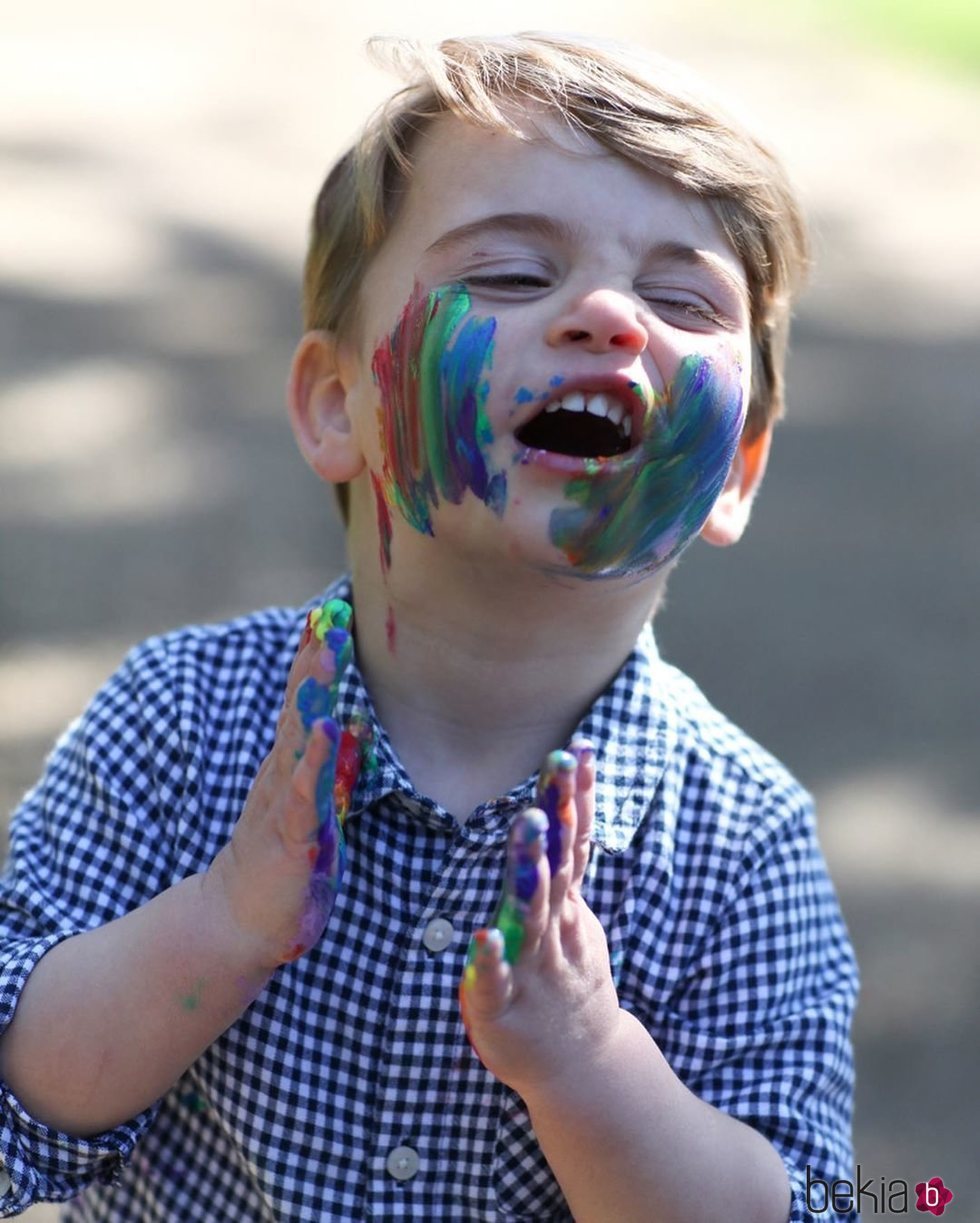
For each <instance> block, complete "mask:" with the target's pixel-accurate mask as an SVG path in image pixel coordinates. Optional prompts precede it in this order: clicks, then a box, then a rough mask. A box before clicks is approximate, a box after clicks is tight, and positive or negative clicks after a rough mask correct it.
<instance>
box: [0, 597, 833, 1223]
mask: <svg viewBox="0 0 980 1223" xmlns="http://www.w3.org/2000/svg"><path fill="white" fill-rule="evenodd" d="M327 594H328V595H329V596H339V597H342V598H347V599H349V598H350V585H349V582H348V581H347V580H346V579H342V580H341V581H339V582H337V583H335V584H334V585H333V587H332V588H331V589H330V590H329V591H328V592H327ZM318 601H319V600H315V601H311V603H310V604H309V605H308V606H309V607H312V606H315V604H316V602H318ZM307 610H308V608H303V609H301V610H297V609H273V610H267V611H263V612H259V613H256V614H254V615H251V616H247V617H243V618H241V619H238V620H234V621H232V622H230V623H228V624H224V625H218V626H211V627H202V628H190V629H186V630H183V631H180V632H176V633H173V634H169V635H167V636H164V637H158V638H154V639H152V640H150V641H147V642H145V643H144V644H143V645H141V646H139V647H137V648H136V649H134V650H133V651H132V652H131V653H130V655H129V656H128V658H127V659H126V661H125V662H124V664H123V666H122V667H121V669H120V670H119V671H118V672H117V673H116V675H115V676H113V678H112V679H110V680H109V682H108V683H107V684H106V685H105V687H104V688H103V689H102V690H101V691H100V692H99V694H98V695H97V696H96V697H95V699H94V700H93V702H92V704H91V705H90V707H89V709H88V710H87V712H86V713H85V714H84V715H83V716H82V717H81V718H80V719H79V720H78V721H77V722H75V723H74V724H73V725H72V726H71V727H70V728H69V729H68V731H67V732H66V733H65V734H64V736H63V737H62V738H61V740H60V741H59V742H58V744H57V746H56V747H55V749H54V751H53V753H52V755H51V757H50V759H49V761H48V763H47V767H46V770H45V773H44V776H43V777H42V779H41V781H40V783H39V784H38V785H37V786H36V787H35V788H34V789H33V790H32V791H31V792H30V793H29V794H28V795H27V797H26V798H25V800H24V803H23V805H22V806H21V808H20V809H19V811H18V812H17V813H16V815H15V817H14V822H13V825H12V834H11V835H12V842H11V855H10V860H9V862H8V865H7V868H6V871H5V874H4V876H3V877H2V883H0V1030H2V1029H3V1027H5V1026H6V1024H7V1023H9V1021H10V1018H11V1016H12V1014H13V1010H14V1007H15V1006H16V1004H17V999H18V997H19V995H20V992H21V990H22V988H23V986H24V982H25V980H26V978H27V976H28V974H29V973H30V971H31V969H32V968H33V966H34V965H35V964H36V963H37V961H38V960H39V959H40V957H41V956H42V955H43V954H44V953H45V952H46V951H47V950H48V949H49V948H51V947H53V946H54V945H55V944H56V943H58V942H59V941H60V940H61V939H65V938H68V937H70V936H71V935H74V934H77V933H79V932H81V931H84V930H89V929H91V928H93V927H95V926H99V925H101V924H103V923H105V922H108V921H110V920H112V919H113V918H115V917H119V916H120V915H121V914H124V913H126V912H128V911H129V910H131V909H133V908H135V907H137V906H139V905H142V904H144V903H145V902H146V901H148V900H149V899H150V898H151V897H152V896H154V895H156V894H157V893H159V892H161V891H162V890H163V889H165V888H167V887H168V886H170V885H171V884H173V883H174V882H176V881H178V880H180V879H183V878H184V877H185V876H187V875H190V874H192V873H195V872H198V871H202V870H204V869H205V868H206V867H207V866H208V864H209V863H210V862H211V860H212V859H213V857H214V855H215V854H216V853H217V852H218V850H219V849H220V848H221V846H222V845H224V844H225V842H226V841H227V840H228V838H229V837H230V835H231V831H232V827H233V825H234V824H235V821H236V820H237V818H238V815H239V813H240V812H241V810H242V806H243V804H244V802H245V798H246V795H247V794H248V791H249V787H250V785H251V783H252V779H253V778H254V777H255V774H256V771H257V769H258V767H259V764H260V762H261V761H262V759H263V758H264V757H265V755H266V754H267V753H268V752H269V750H270V749H271V747H272V742H273V736H274V734H275V727H276V718H277V714H278V711H279V707H280V704H281V700H282V693H283V690H284V687H285V683H286V674H287V671H288V670H289V666H290V662H291V660H292V658H293V655H294V653H295V650H296V647H297V642H298V639H299V636H300V633H301V631H302V628H303V623H304V620H305V614H306V611H307ZM357 709H362V710H366V711H367V712H368V714H369V716H372V717H373V712H372V709H371V703H370V698H369V697H368V694H367V692H366V690H365V687H364V684H363V681H362V679H361V677H360V674H359V672H358V670H357V667H356V660H355V664H354V665H353V666H352V667H351V668H350V670H349V672H348V674H347V675H346V677H345V679H344V681H343V682H342V684H341V686H340V694H339V701H338V715H339V717H340V718H342V719H343V720H345V721H346V720H347V719H348V718H349V717H350V716H351V715H352V714H353V713H354V712H355V710H357ZM578 729H579V730H580V731H581V732H582V733H583V734H585V735H587V736H588V737H589V738H590V739H592V740H593V742H594V743H595V744H596V745H597V765H598V778H599V780H598V789H597V797H598V811H597V816H596V826H595V838H594V848H593V857H592V861H591V865H590V868H589V873H588V876H587V879H586V886H585V895H586V898H587V900H588V902H589V904H590V905H591V907H592V909H593V910H594V911H595V913H596V914H597V915H598V917H599V918H600V920H601V921H602V924H603V926H604V927H605V929H606V933H607V936H608V940H609V947H610V952H611V958H612V965H613V972H614V976H615V980H616V985H617V988H618V990H619V998H620V1002H621V1004H622V1005H623V1006H624V1007H626V1008H627V1009H628V1010H630V1011H632V1012H633V1013H634V1014H636V1015H637V1016H638V1017H639V1018H640V1019H641V1020H642V1022H643V1023H644V1025H645V1026H646V1027H647V1029H648V1030H649V1031H650V1033H651V1034H652V1035H653V1037H654V1039H655V1040H656V1041H657V1043H658V1044H659V1046H660V1048H661V1049H662V1051H663V1053H664V1055H665V1056H666V1058H667V1060H668V1062H669V1063H670V1065H671V1066H672V1067H673V1069H674V1071H675V1072H676V1073H677V1074H678V1075H679V1076H680V1078H681V1079H683V1080H684V1082H685V1083H687V1085H688V1086H689V1087H690V1088H691V1089H692V1090H693V1091H694V1092H696V1093H697V1094H698V1095H699V1096H701V1097H702V1098H703V1099H705V1100H707V1101H709V1102H710V1103H711V1104H713V1105H715V1106H716V1107H717V1108H719V1109H722V1110H723V1111H725V1112H727V1113H730V1114H732V1115H733V1116H736V1117H739V1118H741V1119H743V1120H744V1121H745V1122H747V1123H748V1124H749V1125H751V1126H754V1127H755V1128H756V1129H758V1130H759V1131H760V1132H761V1133H763V1134H764V1135H765V1136H766V1137H767V1138H768V1139H769V1140H770V1141H771V1142H772V1143H773V1144H774V1146H775V1147H776V1149H777V1150H778V1151H779V1152H780V1154H781V1155H782V1157H783V1158H784V1160H785V1162H786V1166H787V1168H788V1170H789V1173H790V1177H791V1180H792V1184H793V1191H794V1197H793V1207H792V1214H791V1218H792V1220H794V1221H796V1220H803V1219H806V1218H808V1217H809V1215H808V1214H807V1211H806V1209H805V1204H804V1190H803V1187H804V1180H805V1169H806V1167H807V1165H808V1164H809V1165H810V1169H811V1175H812V1176H813V1177H819V1178H821V1179H822V1180H825V1181H828V1182H829V1181H832V1180H834V1179H835V1178H838V1177H851V1176H852V1175H853V1173H852V1163H851V1150H850V1110H851V1098H852V1088H853V1071H852V1062H851V1050H850V1043H849V1028H850V1021H851V1016H852V1011H853V1007H854V1001H855V995H856V989H857V973H856V967H855V963H854V958H853V954H852V951H851V947H850V944H849V941H848V937H847V932H846V930H845V927H844V924H843V922H842V919H841V915H840V911H839V908H838V904H837V900H836V898H835V895H834V891H833V889H832V886H831V883H830V881H829V879H828V876H827V872H826V867H825V864H824V861H823V858H822V856H821V853H820V850H819V848H818V845H817V841H816V836H815V831H814V822H813V814H812V808H811V803H810V801H809V798H808V796H807V795H806V793H805V792H803V791H802V790H801V789H800V787H799V786H798V784H797V783H796V782H795V781H794V780H793V779H792V777H790V776H789V774H788V773H787V772H786V771H785V770H784V769H783V768H782V767H781V766H780V765H779V764H778V763H777V762H776V761H774V760H773V759H772V757H771V756H769V755H768V754H766V753H765V752H764V751H763V750H762V749H761V748H759V747H758V746H757V745H756V744H754V743H753V742H752V741H751V740H749V739H748V738H746V736H745V735H743V734H742V733H741V732H740V731H738V730H737V729H735V728H734V727H733V726H732V725H731V724H730V723H729V722H727V721H726V720H725V719H724V718H723V717H721V716H720V715H719V714H718V713H717V712H716V711H715V710H714V709H713V708H712V707H711V706H710V705H709V704H708V703H707V701H706V700H705V698H704V697H703V696H702V695H701V693H700V692H699V691H698V689H697V688H696V687H695V685H694V684H693V683H692V682H691V681H690V680H688V679H687V678H686V677H685V676H683V675H682V674H681V673H680V672H678V671H677V670H675V669H674V668H672V667H670V666H668V665H666V664H665V663H663V662H662V661H660V659H659V658H658V657H657V653H656V649H655V647H654V643H653V637H652V634H651V632H650V630H649V629H646V630H644V633H643V634H642V635H641V637H640V639H639V641H638V642H637V645H636V647H635V649H634V650H633V652H632V654H631V655H630V657H629V658H628V660H627V661H626V663H625V664H624V666H623V668H622V670H621V671H620V672H619V674H618V675H617V676H616V678H615V679H614V680H613V682H612V683H611V684H610V686H609V687H608V689H607V690H606V691H605V692H604V693H603V694H602V695H601V696H600V697H599V699H598V700H597V701H596V702H595V704H594V705H593V706H592V708H591V709H590V710H589V711H588V712H587V713H586V715H585V716H584V718H583V719H582V721H581V723H580V725H579V728H578ZM375 737H376V750H377V760H378V768H377V770H376V771H374V772H373V773H365V774H362V777H361V779H360V781H359V783H358V788H357V790H356V792H355V795H354V801H353V803H352V809H351V813H350V816H349V818H348V822H347V836H348V843H349V851H350V852H349V860H348V869H347V874H346V875H345V878H344V883H343V888H342V891H341V894H340V896H339V898H338V901H337V905H336V908H335V909H334V911H333V914H332V915H331V918H330V921H329V923H328V925H327V929H326V931H325V933H324V935H323V937H322V939H321V940H320V942H319V944H318V945H317V946H316V947H315V948H314V949H313V950H312V951H311V952H310V953H309V954H307V955H306V956H304V957H303V958H301V959H300V960H297V961H296V962H294V963H291V964H287V965H284V966H283V967H282V968H281V969H279V970H278V972H277V973H276V975H275V976H274V977H273V979H272V980H271V982H270V983H269V985H268V986H267V988H266V989H265V991H264V992H263V993H262V994H261V995H260V997H259V998H258V999H257V1000H256V1001H255V1002H254V1003H253V1004H252V1005H251V1006H250V1007H249V1008H248V1010H247V1011H246V1012H245V1013H244V1014H243V1015H242V1017H241V1018H240V1019H239V1021H238V1022H237V1023H236V1024H234V1026H233V1027H231V1028H230V1029H229V1030H228V1031H227V1032H226V1033H225V1034H224V1035H223V1036H221V1037H220V1038H219V1039H218V1040H217V1041H215V1043H214V1044H213V1045H212V1046H211V1047H210V1048H209V1049H208V1050H207V1052H206V1053H204V1054H203V1056H202V1057H201V1058H200V1059H199V1060H198V1061H197V1062H196V1063H195V1064H194V1065H193V1066H192V1067H191V1068H190V1069H189V1070H188V1071H187V1073H186V1074H185V1075H184V1076H183V1077H182V1079H181V1080H180V1081H179V1082H178V1083H177V1084H176V1085H175V1086H174V1088H173V1089H172V1090H171V1091H170V1092H169V1093H168V1094H167V1096H166V1097H165V1098H164V1099H163V1100H161V1101H159V1102H158V1103H157V1104H155V1105H154V1106H153V1107H151V1108H149V1109H148V1110H147V1111H146V1112H145V1113H143V1114H142V1115H140V1116H139V1117H136V1118H134V1119H133V1120H132V1121H131V1122H130V1123H128V1124H125V1125H120V1126H118V1127H117V1128H116V1129H114V1130H112V1131H111V1132H108V1133H106V1134H103V1135H100V1136H98V1137H95V1138H90V1139H88V1140H84V1141H83V1140H79V1139H76V1138H72V1137H70V1136H68V1135H66V1134H62V1133H58V1132H55V1131H53V1130H51V1129H49V1128H48V1127H46V1126H44V1125H42V1124H41V1123H39V1122H38V1121H35V1120H34V1119H32V1118H31V1117H30V1116H29V1115H28V1114H27V1113H26V1112H25V1111H24V1109H23V1108H22V1107H21V1105H20V1104H19V1102H18V1101H17V1100H16V1098H15V1097H14V1096H13V1095H12V1094H11V1093H10V1092H9V1091H8V1090H7V1089H6V1087H5V1086H4V1085H3V1084H0V1160H2V1164H0V1188H2V1187H4V1185H6V1191H5V1192H4V1193H3V1194H2V1196H0V1214H3V1215H10V1214H15V1213H17V1212H19V1211H20V1210H22V1209H23V1208H24V1207H26V1206H28V1205H29V1204H30V1203H32V1202H36V1201H39V1200H42V1199H56V1200H65V1199H69V1198H71V1199H73V1200H72V1202H71V1203H70V1204H69V1205H68V1206H67V1207H66V1208H65V1215H64V1217H65V1218H67V1219H72V1220H83V1219H84V1220H113V1221H115V1223H143V1221H144V1220H146V1221H149V1220H166V1221H167V1223H194V1221H195V1220H201V1221H207V1223H213V1221H215V1220H225V1219H227V1220H236V1221H237V1220H249V1221H252V1220H256V1221H261V1220H313V1219H315V1220H362V1219H383V1220H386V1221H387V1220H395V1219H413V1220H433V1219H438V1220H454V1221H455V1220H502V1219H507V1220H520V1219H526V1220H535V1221H536V1223H541V1221H542V1220H558V1219H562V1220H567V1219H570V1218H571V1215H570V1213H569V1211H568V1208H567V1207H566V1205H565V1203H564V1200H563V1197H562V1194H561V1190H560V1189H559V1187H558V1184H557V1183H556V1181H555V1179H554V1177H553V1176H552V1174H551V1172H550V1169H549V1167H548V1165H547V1163H546V1161H545V1159H544V1157H543V1155H542V1153H541V1151H540V1149H539V1147H538V1145H537V1143H536V1141H535V1138H534V1135H533V1133H532V1132H531V1128H530V1125H529V1123H528V1114H527V1111H526V1109H525V1107H524V1105H523V1103H522V1102H521V1100H520V1098H519V1097H518V1096H516V1095H515V1094H514V1093H513V1092H511V1091H510V1090H509V1089H508V1088H507V1087H505V1086H503V1085H502V1084H501V1083H499V1082H497V1081H496V1080H495V1079H494V1078H493V1077H492V1076H491V1075H490V1074H489V1073H488V1072H487V1071H486V1070H485V1069H484V1068H483V1066H482V1065H481V1064H480V1062H479V1061H478V1059H477V1058H476V1056H475V1054H474V1053H473V1052H472V1050H471V1049H470V1046H469V1044H468V1043H467V1039H466V1036H465V1033H464V1031H463V1025H462V1023H461V1021H460V1018H459V1010H458V1004H457V985H458V982H459V979H460V976H461V974H462V971H463V966H464V959H465V955H466V948H467V943H468V940H469V937H470V934H471V932H472V931H473V930H474V929H475V928H477V927H478V926H481V925H483V924H485V923H486V922H487V921H488V919H489V918H490V916H491V914H492V912H493V910H494V907H495V904H496V901H497V897H498V893H499V891H500V885H501V878H502V872H503V868H504V850H505V839H506V835H507V830H508V827H509V825H510V823H511V820H512V819H513V817H514V815H515V813H516V812H517V811H518V810H519V809H520V808H521V807H522V806H525V805H526V804H528V802H530V801H531V798H532V793H533V781H534V779H533V778H528V779H527V780H526V781H525V782H524V783H523V784H522V785H520V786H518V787H517V788H516V789H514V790H513V791H511V793H510V794H508V795H506V796H505V797H502V798H495V799H494V800H493V801H491V802H487V803H486V804H484V805H483V806H481V807H478V808H477V809H476V810H475V811H474V812H473V813H472V814H471V816H470V818H469V819H468V820H467V821H466V823H465V825H463V826H462V827H461V826H460V825H459V824H458V822H457V821H456V820H455V819H454V818H453V817H452V816H451V815H450V814H449V813H447V812H446V811H445V810H443V809H442V808H441V807H440V806H438V804H436V803H434V802H432V801H431V800H429V799H427V798H426V797H425V796H424V795H422V794H420V793H418V792H417V791H416V790H415V789H414V788H413V786H412V783H411V781H410V779H409V777H408V775H407V773H406V772H405V769H404V768H403V766H402V765H401V763H400V762H399V760H398V757H397V756H396V754H395V752H394V750H393V748H392V746H391V744H390V742H389V741H388V739H387V737H386V736H385V734H384V731H383V730H382V729H381V728H380V727H379V726H378V725H377V723H376V722H375ZM8 1182H9V1183H8ZM692 1192H696V1187H692ZM76 1195H78V1196H76ZM733 1223H735V1221H733Z"/></svg>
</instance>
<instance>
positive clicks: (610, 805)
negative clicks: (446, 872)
mask: <svg viewBox="0 0 980 1223" xmlns="http://www.w3.org/2000/svg"><path fill="white" fill-rule="evenodd" d="M325 599H344V600H346V601H347V602H349V603H350V602H352V588H351V580H350V576H349V575H346V574H345V575H344V576H343V577H340V578H338V579H337V581H335V582H333V583H332V584H331V585H330V586H329V587H328V588H327V590H326V591H325V592H324V593H323V594H322V595H321V596H320V597H319V598H318V599H316V600H313V601H312V602H311V603H309V604H308V605H307V607H306V608H304V609H303V610H304V613H305V611H307V610H309V608H311V607H316V606H319V604H320V603H321V602H322V601H323V600H325ZM668 672H669V668H666V667H665V666H664V664H663V663H662V662H661V661H660V657H659V655H658V653H657V647H656V643H655V641H654V637H653V630H652V627H651V626H650V624H649V623H648V624H646V625H645V626H644V628H643V630H642V632H641V633H640V636H639V637H638V638H637V641H636V644H635V645H634V647H633V649H632V651H631V652H630V655H629V657H628V658H627V659H626V661H625V662H624V663H623V666H622V667H621V668H620V670H619V671H618V672H617V674H616V675H615V677H614V678H613V679H612V681H611V682H610V684H609V685H608V687H607V688H606V689H605V691H604V692H602V693H601V694H600V696H599V697H598V698H597V699H596V701H595V702H594V703H593V704H592V706H591V707H590V708H589V710H588V711H587V712H586V714H585V715H584V717H583V718H582V719H581V721H580V722H579V724H578V726H577V727H576V731H575V733H576V735H584V736H585V737H586V738H588V739H591V741H592V742H593V743H594V744H595V748H596V817H595V829H594V832H593V837H592V839H593V841H594V842H595V843H597V844H599V845H601V846H602V848H603V849H604V850H606V851H607V852H610V853H621V852H622V851H623V850H625V849H627V848H628V846H629V845H630V842H631V841H632V840H633V837H634V836H635V834H636V831H637V829H638V828H639V826H640V824H641V823H642V821H643V819H644V817H645V816H646V815H647V813H648V812H649V810H650V808H651V806H652V805H653V800H654V797H655V795H656V792H657V789H658V788H659V786H660V782H661V779H662V777H663V773H664V768H665V765H666V759H667V745H668V739H669V726H670V722H671V717H670V707H669V705H668V704H667V702H665V700H664V697H663V690H664V687H665V684H666V680H667V678H668ZM355 716H360V717H362V718H363V719H364V720H365V721H366V723H367V725H368V726H369V727H370V728H371V732H372V745H371V749H370V751H369V753H368V757H367V759H366V760H365V764H364V766H362V769H361V775H360V777H359V779H358V784H357V788H356V790H355V793H354V796H353V801H352V804H351V811H350V815H351V816H353V815H356V814H358V813H359V812H361V811H363V810H364V809H365V808H367V807H369V806H371V805H372V804H373V803H375V802H377V801H378V800H380V799H382V798H385V797H386V796H388V795H391V794H398V795H400V796H401V797H402V801H404V802H407V803H408V804H409V805H410V806H413V807H415V809H416V810H417V811H418V813H419V814H428V815H429V816H430V818H433V819H435V820H437V821H438V822H443V821H449V822H451V823H455V821H454V820H453V818H452V817H451V816H449V815H448V814H447V813H445V812H442V809H441V808H440V807H438V805H437V804H436V803H434V802H433V801H432V800H431V799H429V798H426V797H425V796H424V795H422V794H420V793H419V792H418V791H417V790H416V789H415V787H414V786H413V785H412V781H411V778H410V777H409V775H408V773H407V771H406V769H405V767H404V765H403V764H402V762H401V760H400V759H399V758H398V754H397V752H396V751H395V749H394V746H393V745H392V743H391V741H390V739H389V738H388V735H387V734H386V733H385V730H384V727H383V726H382V725H381V723H380V721H379V720H378V717H377V715H376V713H375V710H374V705H373V703H372V701H371V697H370V695H369V693H368V691H367V687H366V686H365V683H364V679H363V677H362V675H361V673H360V670H359V669H358V666H357V660H356V657H355V658H354V659H353V660H352V662H351V664H350V666H349V667H348V668H347V670H346V671H345V673H344V676H343V678H342V679H341V682H340V684H339V685H338V693H337V708H336V717H337V719H338V721H339V722H340V723H341V725H346V724H347V723H348V722H349V721H350V720H351V719H352V718H353V717H355ZM536 780H537V777H536V775H535V776H532V777H528V778H525V780H524V781H523V782H521V783H520V784H519V785H517V786H515V787H514V788H513V789H512V790H511V791H510V793H509V794H507V795H506V796H504V797H503V799H502V800H497V802H496V803H495V804H494V805H495V806H497V807H499V808H501V809H503V808H506V809H507V810H508V811H513V810H517V809H519V808H521V807H525V806H527V805H529V804H530V803H531V802H532V801H533V796H534V785H535V782H536ZM348 818H350V816H349V817H348Z"/></svg>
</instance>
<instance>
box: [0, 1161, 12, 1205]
mask: <svg viewBox="0 0 980 1223" xmlns="http://www.w3.org/2000/svg"><path fill="white" fill-rule="evenodd" d="M12 1183H13V1182H12V1181H11V1179H10V1173H9V1172H8V1171H7V1169H6V1168H5V1167H4V1166H3V1161H2V1160H0V1198H2V1197H6V1195H7V1194H8V1193H9V1192H10V1186H11V1184H12Z"/></svg>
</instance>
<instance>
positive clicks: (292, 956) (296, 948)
mask: <svg viewBox="0 0 980 1223" xmlns="http://www.w3.org/2000/svg"><path fill="white" fill-rule="evenodd" d="M305 950H306V948H305V947H304V946H303V944H302V943H294V944H293V946H292V947H290V949H289V951H288V952H287V953H286V955H285V957H284V958H283V961H282V962H283V963H284V964H291V963H292V962H293V960H298V959H299V957H300V956H301V955H302V954H303V952H304V951H305Z"/></svg>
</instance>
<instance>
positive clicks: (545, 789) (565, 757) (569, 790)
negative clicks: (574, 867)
mask: <svg viewBox="0 0 980 1223" xmlns="http://www.w3.org/2000/svg"><path fill="white" fill-rule="evenodd" d="M577 768H578V761H577V759H576V758H575V756H573V755H572V753H571V752H564V751H555V752H550V753H549V754H548V756H547V758H546V760H545V762H544V764H543V765H542V767H541V772H540V773H539V774H538V784H537V792H536V794H535V802H536V803H537V805H538V806H539V807H540V808H541V810H542V811H543V812H544V813H545V815H546V816H547V817H548V865H549V867H550V868H551V873H552V874H553V875H554V874H555V873H556V872H557V871H558V868H559V867H560V866H561V859H562V850H563V848H564V845H565V842H566V841H567V840H568V837H569V834H570V832H571V828H572V825H573V824H574V822H575V811H574V806H573V804H574V799H575V772H576V770H577Z"/></svg>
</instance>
